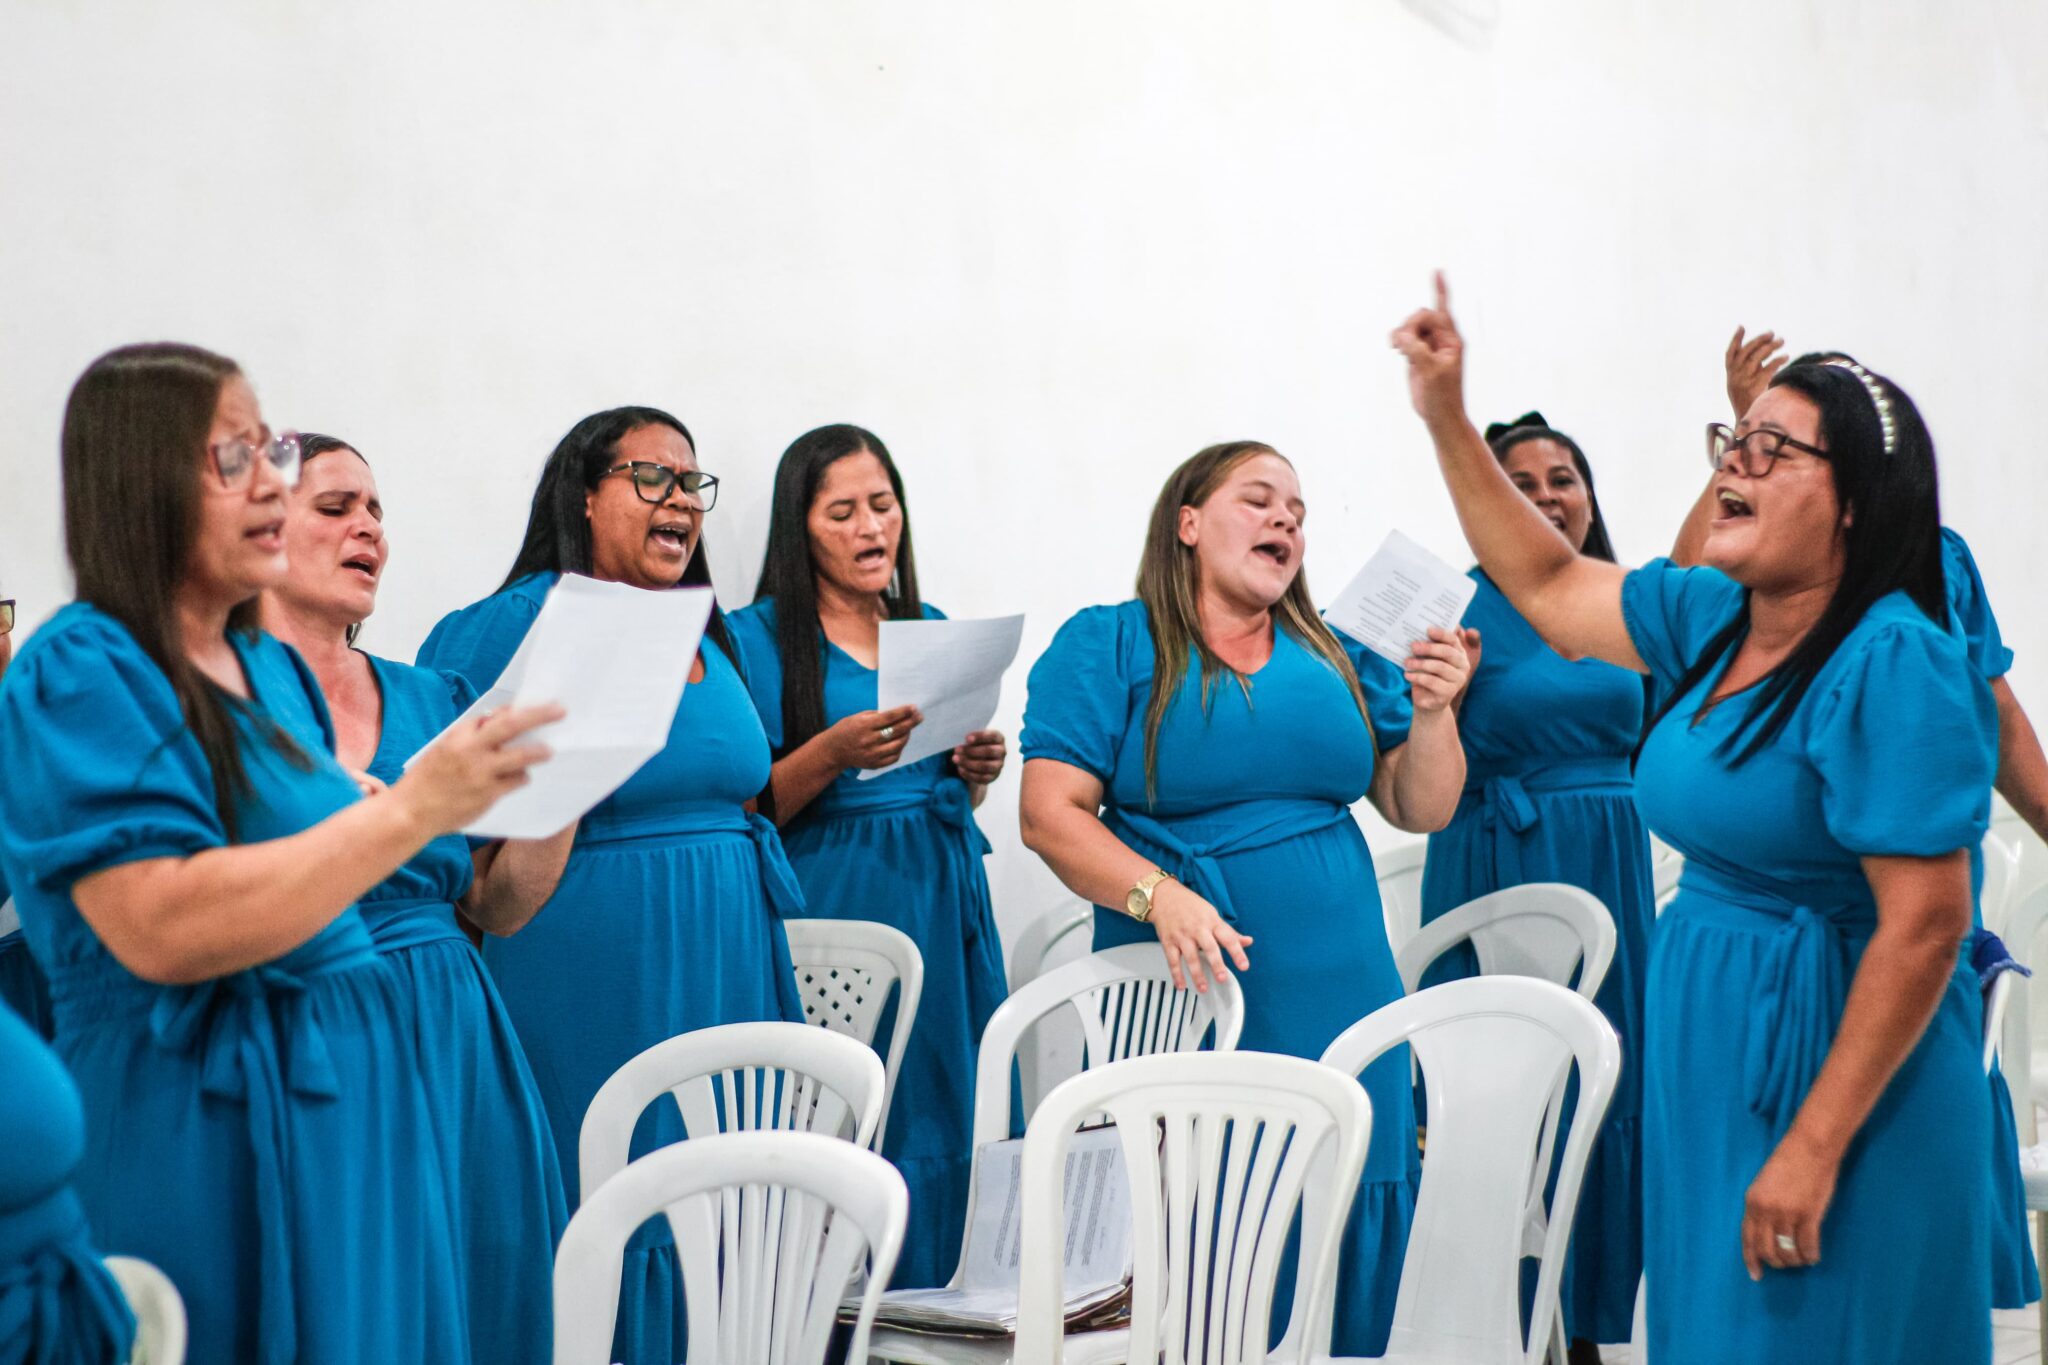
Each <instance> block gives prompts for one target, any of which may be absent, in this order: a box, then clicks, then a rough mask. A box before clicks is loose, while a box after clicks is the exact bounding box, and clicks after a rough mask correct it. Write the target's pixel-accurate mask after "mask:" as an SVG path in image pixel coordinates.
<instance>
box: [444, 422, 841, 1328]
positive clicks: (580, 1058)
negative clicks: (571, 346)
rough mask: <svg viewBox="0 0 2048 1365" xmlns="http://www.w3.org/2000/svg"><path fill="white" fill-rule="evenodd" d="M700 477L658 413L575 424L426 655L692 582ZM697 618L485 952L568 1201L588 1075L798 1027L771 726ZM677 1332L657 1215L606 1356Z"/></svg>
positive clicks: (726, 651) (649, 1124)
mask: <svg viewBox="0 0 2048 1365" xmlns="http://www.w3.org/2000/svg"><path fill="white" fill-rule="evenodd" d="M716 489H717V481H716V480H715V479H714V478H712V477H711V476H710V475H708V474H704V473H703V472H702V471H700V470H699V469H698V467H697V453H696V449H695V446H694V444H693V443H692V441H691V439H690V434H689V432H688V430H687V429H685V428H684V426H683V424H682V423H681V422H679V421H677V420H676V419H675V418H674V417H671V416H670V415H669V414H667V413H665V412H661V411H659V410H658V409H655V408H645V407H628V408H613V409H609V410H607V411H605V412H600V413H596V414H594V415H592V416H590V417H586V418H584V419H583V420H582V421H580V422H578V423H577V424H576V425H575V426H574V427H572V428H570V430H569V433H568V434H567V435H566V436H564V437H563V438H562V440H561V443H560V444H558V445H557V446H556V447H555V451H554V453H553V454H552V455H551V456H549V458H548V463H547V468H546V470H545V471H544V472H543V473H542V475H541V481H540V487H539V489H538V490H537V491H536V492H535V494H534V499H533V515H532V518H531V520H530V521H529V522H528V523H527V528H526V540H525V543H524V545H522V546H521V548H520V551H519V556H518V559H517V560H516V561H515V562H514V563H513V566H512V571H511V573H510V574H508V575H507V576H506V580H505V584H504V586H503V587H501V588H500V589H499V590H498V591H497V592H496V593H494V594H493V595H491V596H490V597H487V598H485V599H483V600H482V601H481V602H477V603H475V604H473V605H471V606H468V607H464V608H463V609H462V610H460V611H457V612H454V613H453V614H451V615H449V616H446V617H444V618H442V620H441V623H440V624H439V625H437V626H435V627H434V630H433V633H432V634H431V635H429V636H428V637H427V642H426V644H425V645H424V646H422V647H421V649H420V656H419V663H420V665H421V666H422V667H427V668H438V669H445V670H448V671H451V672H454V673H458V674H460V675H462V676H463V677H464V678H465V679H467V681H468V682H469V684H470V685H471V686H472V687H475V688H477V689H478V690H480V691H481V690H486V689H488V688H489V687H490V686H491V684H492V683H494V682H496V681H497V678H498V675H499V673H501V672H502V671H503V670H504V667H505V664H506V663H507V662H508V661H509V660H510V659H511V657H512V652H513V651H514V650H515V649H517V648H518V647H519V642H520V640H521V639H523V638H524V637H525V635H526V631H527V629H528V627H530V626H531V625H532V624H533V620H534V617H535V616H536V615H537V614H538V613H539V611H540V606H541V603H542V602H543V601H545V600H546V598H547V593H548V589H549V588H551V587H553V586H554V584H555V582H556V580H557V579H559V578H560V577H561V576H562V575H563V574H564V573H580V574H587V575H590V576H592V577H595V578H600V579H605V580H608V581H611V582H617V583H630V584H633V585H634V586H636V587H642V588H650V589H659V588H672V587H675V586H677V585H678V584H708V583H709V582H710V571H709V568H708V567H707V564H706V560H705V555H704V544H703V525H704V517H705V514H706V513H707V512H709V511H710V510H711V506H712V502H713V500H714V498H715V496H716ZM737 660H738V654H737V651H736V648H735V646H734V644H733V639H732V634H731V632H730V631H729V630H728V629H727V626H726V623H725V620H724V617H723V616H722V615H721V614H714V615H713V617H712V620H711V627H710V630H709V632H708V633H707V636H706V641H705V647H704V649H703V651H702V652H701V653H700V654H699V655H698V658H697V661H696V664H695V666H694V668H693V670H692V672H691V675H690V682H689V685H688V687H687V688H686V689H685V691H684V693H683V700H682V705H681V706H679V707H678V708H677V709H676V714H675V716H674V718H673V719H672V720H671V722H670V729H669V740H668V745H667V747H666V748H664V749H663V750H662V751H661V752H660V753H658V754H656V755H655V756H654V757H653V758H651V759H649V760H648V761H647V763H646V764H645V765H644V766H643V767H642V768H641V769H640V770H639V771H638V772H636V773H634V774H633V776H632V777H630V778H628V779H627V781H626V783H625V785H624V786H622V787H620V788H619V789H618V790H617V791H615V792H613V793H612V794H611V795H610V796H609V797H607V798H605V799H604V800H603V801H601V802H599V803H598V805H597V806H596V807H595V808H594V809H593V810H591V811H590V812H589V813H588V814H587V815H585V816H584V817H583V820H582V823H581V825H580V827H579V828H578V829H577V831H576V841H575V846H574V847H573V848H572V849H571V851H570V853H569V860H568V865H567V868H566V870H564V872H563V873H562V877H561V884H560V886H559V887H558V888H557V889H556V891H555V893H554V895H553V896H552V897H551V898H550V899H549V900H548V902H547V903H546V905H545V906H543V907H542V909H541V911H540V913H539V914H537V915H536V916H535V917H534V919H533V922H532V923H531V924H529V925H527V926H526V928H525V929H523V930H522V931H521V932H520V933H519V934H517V935H516V936H514V937H512V938H491V939H488V940H486V941H485V944H484V961H485V962H486V964H488V965H489V967H490V969H491V975H492V976H493V977H494V978H495V979H496V981H497V984H498V991H499V994H500V995H501V996H502V997H503V998H504V1002H505V1008H506V1010H507V1011H508V1012H509V1013H510V1014H511V1016H512V1022H513V1025H514V1027H516V1028H517V1030H518V1032H519V1040H520V1042H521V1043H522V1044H523V1045H524V1046H525V1048H526V1055H527V1059H528V1060H529V1061H530V1062H531V1063H532V1065H533V1074H534V1079H535V1081H536V1082H538V1084H539V1087H540V1095H541V1102H542V1104H543V1106H544V1107H545V1108H546V1110H547V1117H548V1125H549V1127H550V1128H551V1129H552V1130H553V1133H554V1139H555V1148H556V1152H557V1155H558V1157H559V1159H560V1163H561V1169H562V1173H563V1178H564V1180H565V1181H566V1182H567V1183H568V1184H569V1186H570V1187H571V1196H572V1197H571V1199H570V1203H571V1204H572V1206H573V1205H574V1204H575V1202H576V1199H575V1197H574V1195H575V1185H576V1169H577V1166H576V1143H577V1135H578V1133H579V1132H580V1131H581V1129H582V1124H583V1113H584V1110H585V1109H587V1108H588V1107H589V1105H590V1101H591V1098H592V1097H593V1096H594V1095H596V1093H597V1089H598V1087H599V1086H601V1085H603V1084H604V1082H605V1081H606V1080H608V1079H609V1078H610V1076H611V1074H612V1072H614V1071H616V1070H617V1069H618V1068H619V1067H620V1066H621V1065H623V1064H624V1063H626V1062H627V1061H629V1060H631V1059H632V1058H633V1057H634V1056H635V1055H637V1054H638V1053H640V1052H641V1051H643V1050H645V1049H646V1048H649V1047H652V1046H653V1045H654V1044H656V1043H658V1042H661V1041H663V1040H664V1039H667V1038H673V1037H675V1036H676V1035H677V1034H680V1033H688V1032H690V1031H691V1030H693V1029H700V1028H708V1027H710V1026H711V1025H714V1024H735V1023H744V1022H750V1021H754V1020H763V1019H787V1020H792V1021H800V1020H802V1018H803V1007H802V1004H801V1002H800V1001H799V1000H798V998H797V993H796V976H795V972H794V970H793V969H792V967H791V966H790V961H789V940H788V937H787V936H786V935H785V934H784V932H783V928H782V919H781V917H782V916H783V915H786V914H792V913H795V912H796V911H798V910H800V909H802V907H803V897H802V894H801V893H800V892H799V891H798V889H797V884H796V880H795V877H794V876H793V874H792V873H791V871H790V867H789V862H788V859H787V858H786V857H785V856H784V854H783V849H782V841H781V840H780V839H779V838H778V837H777V836H776V833H775V826H774V825H773V824H772V823H771V822H769V821H768V820H767V819H766V818H764V817H762V816H761V815H759V814H757V813H755V812H754V811H753V809H752V802H753V801H754V798H755V797H756V796H757V795H758V794H759V793H760V791H761V789H762V788H763V787H765V786H767V785H768V768H769V756H768V739H767V736H766V735H765V734H763V733H762V730H761V722H760V719H759V717H757V716H756V715H755V713H754V703H753V701H752V699H751V698H749V697H748V695H747V688H746V683H745V681H744V680H743V679H742V678H741V676H740V672H739V669H738V667H737ZM682 1136H683V1133H682V1120H681V1118H680V1117H679V1116H678V1115H677V1113H676V1110H675V1107H674V1106H673V1105H670V1104H660V1105H655V1106H652V1107H650V1108H649V1110H648V1112H647V1113H646V1114H645V1115H643V1116H642V1118H641V1121H640V1126H639V1128H638V1130H637V1131H636V1132H635V1134H634V1138H633V1146H632V1154H633V1155H634V1156H639V1155H641V1154H643V1153H645V1152H647V1151H650V1150H652V1149H653V1148H655V1147H657V1146H660V1145H662V1144H665V1143H670V1142H675V1141H677V1140H679V1139H680V1138H681V1137H682ZM687 1346H688V1340H687V1327H686V1322H685V1318H684V1315H683V1304H682V1282H681V1279H680V1277H679V1275H678V1272H677V1268H676V1258H675V1246H674V1243H673V1241H672V1240H671V1238H670V1235H669V1228H668V1222H667V1220H666V1219H654V1220H651V1221H650V1222H648V1223H647V1224H646V1225H645V1226H644V1227H642V1228H641V1229H640V1230H639V1232H638V1233H636V1234H635V1235H634V1237H633V1241H632V1244H631V1246H630V1247H629V1248H628V1250H627V1253H626V1266H625V1277H624V1282H623V1288H622V1291H621V1294H620V1300H619V1330H618V1337H617V1339H616V1341H615V1343H614V1346H613V1357H612V1358H613V1359H615V1360H622V1361H625V1362H627V1365H674V1362H676V1361H678V1360H680V1359H682V1358H683V1355H684V1353H685V1350H686V1348H687Z"/></svg>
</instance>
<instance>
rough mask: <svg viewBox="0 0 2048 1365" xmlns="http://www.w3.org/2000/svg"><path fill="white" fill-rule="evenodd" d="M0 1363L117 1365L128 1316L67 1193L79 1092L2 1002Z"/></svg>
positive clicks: (80, 1112) (81, 1119)
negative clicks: (3, 1079) (4, 1081)
mask: <svg viewBox="0 0 2048 1365" xmlns="http://www.w3.org/2000/svg"><path fill="white" fill-rule="evenodd" d="M0 1076H4V1077H6V1078H7V1083H6V1085H4V1086H0V1365H118V1363H119V1362H122V1361H125V1360H127V1359H128V1352H129V1350H130V1348H131V1347H132V1346H133V1345H134V1338H135V1316H134V1314H132V1313H130V1312H129V1311H128V1304H127V1301H126V1300H124V1299H123V1298H122V1297H121V1289H120V1286H119V1285H117V1284H115V1283H114V1280H113V1277H112V1276H110V1275H109V1274H108V1273H107V1269H106V1267H105V1266H103V1265H102V1264H100V1258H99V1257H98V1256H97V1255H96V1254H95V1253H94V1252H93V1249H92V1239H91V1238H90V1237H89V1236H88V1235H87V1232H86V1224H85V1209H84V1207H83V1206H82V1205H80V1203H79V1202H78V1192H77V1191H76V1190H74V1189H72V1187H71V1180H72V1175H73V1173H74V1172H76V1171H77V1169H78V1163H79V1161H80V1159H81V1158H82V1157H83V1156H84V1154H85V1110H84V1107H83V1106H82V1105H80V1103H79V1100H78V1087H77V1086H75V1085H73V1084H72V1083H71V1077H70V1076H68V1075H66V1074H65V1071H64V1066H63V1064H62V1063H61V1062H59V1061H58V1060H57V1055H56V1054H55V1053H54V1052H52V1051H50V1048H49V1046H48V1044H46V1043H44V1042H43V1040H42V1039H41V1038H38V1037H37V1036H36V1034H35V1032H34V1030H32V1029H30V1028H29V1026H28V1025H27V1024H26V1023H25V1022H23V1020H22V1018H21V1016H20V1015H18V1014H16V1013H15V1012H14V1011H13V1010H11V1009H9V1008H8V1007H7V1006H6V1005H5V1004H0Z"/></svg>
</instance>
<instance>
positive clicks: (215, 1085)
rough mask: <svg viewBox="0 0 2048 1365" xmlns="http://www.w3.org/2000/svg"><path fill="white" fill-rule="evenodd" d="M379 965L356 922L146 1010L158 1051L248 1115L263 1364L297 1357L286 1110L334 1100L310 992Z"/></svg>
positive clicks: (335, 1082)
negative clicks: (189, 1059)
mask: <svg viewBox="0 0 2048 1365" xmlns="http://www.w3.org/2000/svg"><path fill="white" fill-rule="evenodd" d="M344 928H345V929H346V930H349V931H352V932H344V931H343V930H344ZM375 965H376V954H375V951H374V950H373V949H372V948H371V947H370V942H369V936H368V934H367V933H366V932H365V931H363V929H362V926H361V925H360V924H353V925H348V926H344V927H338V928H331V929H329V930H328V931H327V932H325V933H323V934H321V935H320V937H318V938H315V939H314V940H313V941H312V942H310V943H308V944H306V945H304V946H303V947H301V948H298V949H296V950H295V951H294V952H292V953H291V954H290V955H288V956H287V957H285V958H282V959H280V960H278V961H277V962H272V963H266V964H265V965H263V966H260V967H252V968H250V969H248V970H246V971H241V972H236V973H234V974H233V975H231V976H223V977H216V978H215V979H213V980H211V981H203V982H200V983H199V984H198V985H194V986H176V987H170V988H168V989H165V990H163V991H162V992H161V993H160V994H159V995H158V997H157V1000H156V1003H155V1005H154V1006H153V1007H152V1008H151V1010H150V1014H149V1028H150V1032H151V1033H152V1034H153V1035H154V1036H155V1038H156V1041H157V1044H158V1045H159V1046H160V1047H162V1048H164V1049H165V1050H167V1051H170V1052H177V1053H185V1054H191V1055H196V1056H197V1057H198V1059H199V1065H200V1088H201V1090H202V1091H204V1093H206V1094H207V1095H210V1096H212V1097H214V1098H216V1099H222V1100H229V1101H233V1102H235V1103H238V1104H241V1105H243V1106H244V1107H245V1108H246V1109H247V1111H248V1125H249V1147H250V1152H251V1155H252V1157H253V1160H254V1164H255V1180H254V1186H255V1197H256V1229H257V1237H258V1239H259V1246H260V1249H261V1254H262V1258H263V1260H262V1273H261V1275H260V1276H259V1279H260V1281H261V1285H262V1288H261V1295H260V1298H259V1301H258V1305H257V1313H258V1325H257V1340H258V1346H259V1349H260V1351H261V1355H262V1359H263V1360H264V1361H265V1362H266V1363H267V1365H286V1362H290V1361H293V1360H295V1359H297V1357H298V1349H299V1348H298V1317H297V1312H296V1309H295V1307H294V1301H295V1292H296V1291H295V1285H294V1274H293V1267H292V1233H293V1230H294V1225H295V1222H296V1220H295V1218H294V1215H293V1211H292V1209H291V1206H290V1204H291V1183H290V1182H291V1172H290V1166H291V1162H292V1156H293V1137H292V1129H291V1124H290V1122H289V1111H290V1109H291V1108H292V1107H293V1106H294V1105H295V1104H298V1103H301V1102H305V1101H315V1102H328V1101H332V1100H334V1099H335V1098H336V1097H337V1096H338V1095H339V1094H340V1079H339V1076H338V1075H337V1073H336V1071H335V1067H334V1058H333V1055H332V1054H331V1053H330V1052H329V1050H328V1044H327V1035H326V1034H325V1033H324V1032H323V1031H322V1029H321V1023H320V1012H319V1009H318V1007H317V1005H316V1004H315V1002H314V1001H313V1000H312V999H311V998H310V996H309V995H308V991H309V989H310V987H311V984H312V983H313V982H314V981H315V980H317V979H318V978H320V977H322V976H331V975H335V974H337V973H340V972H345V971H352V970H358V969H363V968H374V966H375ZM312 1231H313V1232H314V1233H315V1235H325V1234H324V1233H323V1232H321V1231H320V1230H318V1229H314V1230H312Z"/></svg>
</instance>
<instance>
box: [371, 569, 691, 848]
mask: <svg viewBox="0 0 2048 1365" xmlns="http://www.w3.org/2000/svg"><path fill="white" fill-rule="evenodd" d="M711 604H712V593H711V589H709V588H670V589H663V590H653V589H647V588H635V587H632V586H629V585H628V584H625V583H603V582H599V581H598V580H597V579H594V578H584V577H581V576H580V575H576V574H564V575H562V578H561V580H560V581H559V582H557V583H556V584H555V586H554V587H553V588H550V589H549V590H548V596H547V600H546V601H545V602H543V603H541V608H540V614H539V615H538V616H536V617H535V618H534V622H533V626H532V628H531V629H529V630H528V631H527V632H526V638H525V639H523V640H521V641H520V642H519V648H518V650H517V651H515V652H514V653H513V655H512V658H511V661H510V662H509V663H507V664H506V665H505V671H504V672H503V673H502V674H500V675H499V677H498V681H497V683H496V684H495V685H494V686H493V687H492V688H491V689H490V690H489V691H488V692H485V693H484V694H483V695H482V696H481V697H479V698H477V700H476V703H475V704H474V705H473V706H471V707H470V708H469V709H468V710H467V711H464V712H463V713H462V715H461V716H459V717H457V718H456V721H455V724H454V725H451V726H449V727H448V729H449V730H453V729H455V728H457V727H458V726H462V725H466V724H470V723H472V722H473V721H474V720H475V719H476V717H477V716H479V715H481V714H482V713H483V712H485V711H494V710H496V709H498V708H499V707H501V706H533V705H538V704H541V703H545V702H559V703H560V704H561V705H562V706H563V708H564V709H565V710H567V712H568V714H567V715H566V716H564V717H563V718H562V719H561V720H559V721H556V722H555V723H554V724H552V725H543V726H542V727H541V728H539V729H538V730H534V731H531V732H530V733H529V734H528V735H527V736H526V738H527V739H530V740H535V741H538V742H540V743H543V744H546V745H547V746H548V747H549V748H550V749H552V750H553V751H554V754H553V756H552V757H551V758H549V759H548V761H547V762H545V763H542V764H539V765H537V766H536V767H535V768H533V770H532V778H533V780H532V781H530V782H528V783H527V784H526V785H525V786H523V787H521V788H519V789H518V790H517V791H514V792H510V793H508V794H507V795H505V796H504V797H502V798H501V799H500V800H499V801H498V802H497V803H496V804H495V805H493V806H492V807H491V808H490V809H489V810H487V811H485V812H484V813H483V814H482V815H481V816H479V817H478V818H477V820H476V821H475V822H474V823H473V824H471V825H469V826H468V827H467V828H465V829H464V830H463V833H465V834H473V835H478V836H480V837H483V838H488V839H539V838H545V837H546V836H548V835H550V834H554V833H556V832H557V831H559V830H562V829H564V828H566V827H567V826H568V824H569V822H570V821H572V820H580V819H582V818H583V816H584V814H585V813H586V812H588V811H589V810H590V808H591V807H592V806H595V805H596V804H597V803H598V802H600V801H602V800H604V799H605V798H606V797H607V796H610V795H611V794H612V793H613V792H615V791H617V790H618V789H619V787H620V786H621V785H622V784H623V783H624V782H625V781H626V779H627V778H629V777H631V776H632V775H633V774H634V773H636V772H638V771H639V770H640V767H641V765H642V764H644V763H646V762H647V760H648V759H650V758H652V757H654V755H655V754H657V753H659V752H661V749H662V746H663V745H665V744H667V743H668V734H669V727H670V726H671V725H673V724H674V722H675V716H676V707H678V706H679V705H681V704H682V700H683V685H684V683H685V682H687V681H688V679H689V676H690V665H691V662H692V661H693V660H694V659H695V658H696V657H697V647H698V645H699V644H701V643H702V641H703V638H704V627H705V624H706V623H707V622H708V621H709V620H710V619H711ZM446 733H447V731H446V730H444V731H442V734H446ZM435 738H437V739H438V738H439V736H438V735H437V736H436V737H435ZM415 758H417V755H416V756H415ZM407 766H411V765H410V764H408V765H407Z"/></svg>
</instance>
